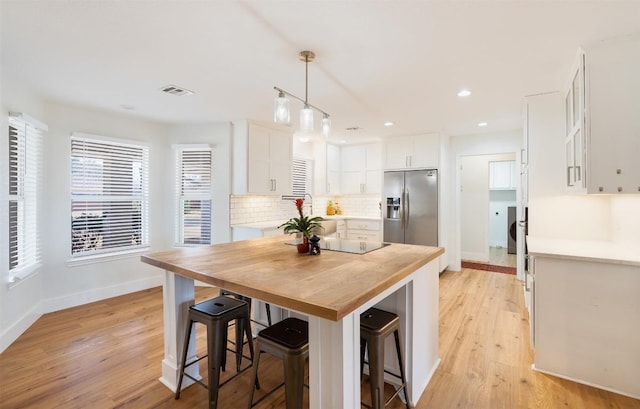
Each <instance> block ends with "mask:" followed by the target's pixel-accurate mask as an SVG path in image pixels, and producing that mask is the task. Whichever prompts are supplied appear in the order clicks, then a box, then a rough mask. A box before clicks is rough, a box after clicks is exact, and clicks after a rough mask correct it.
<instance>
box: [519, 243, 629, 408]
mask: <svg viewBox="0 0 640 409" xmlns="http://www.w3.org/2000/svg"><path fill="white" fill-rule="evenodd" d="M533 264H534V276H533V277H534V284H533V288H534V289H535V290H534V292H533V293H532V296H533V298H532V303H533V305H532V307H533V317H532V318H531V319H532V321H533V325H534V334H533V335H534V341H535V347H534V351H535V359H534V369H536V370H538V371H541V372H545V373H548V374H552V375H556V376H560V377H563V378H567V379H571V380H574V381H577V382H581V383H585V384H588V385H593V386H596V387H599V388H602V389H606V390H610V391H613V392H616V393H620V394H623V395H627V396H631V397H634V398H636V399H638V398H640V372H639V370H640V347H639V346H640V297H639V289H640V266H639V265H633V264H631V265H629V264H622V263H619V262H610V261H605V260H599V259H593V260H589V259H577V258H570V257H563V256H555V255H545V254H536V255H535V256H534V257H533Z"/></svg>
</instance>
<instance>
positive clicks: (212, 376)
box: [175, 296, 257, 409]
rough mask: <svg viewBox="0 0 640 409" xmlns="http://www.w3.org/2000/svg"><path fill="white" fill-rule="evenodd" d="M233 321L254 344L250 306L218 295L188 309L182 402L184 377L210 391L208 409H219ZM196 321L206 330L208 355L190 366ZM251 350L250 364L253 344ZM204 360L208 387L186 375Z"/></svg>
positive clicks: (179, 382) (177, 395)
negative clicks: (190, 348) (190, 350)
mask: <svg viewBox="0 0 640 409" xmlns="http://www.w3.org/2000/svg"><path fill="white" fill-rule="evenodd" d="M233 320H236V325H238V326H241V328H244V329H245V335H246V337H247V339H248V340H249V341H251V339H252V335H251V325H250V324H249V320H250V316H249V307H248V305H247V303H246V302H245V301H242V300H238V299H235V298H231V297H225V296H219V297H216V298H213V299H211V300H207V301H203V302H201V303H198V304H195V305H192V306H191V307H189V314H188V317H187V327H186V328H185V337H184V344H183V348H182V359H181V361H180V375H179V377H178V385H177V388H176V393H175V399H180V391H181V388H182V380H183V377H184V376H187V377H189V378H190V379H192V380H193V381H194V382H196V383H199V384H200V385H202V386H204V387H206V388H207V389H209V409H216V408H217V406H218V389H219V387H220V386H222V385H220V369H221V367H222V362H223V357H224V355H226V349H227V348H226V341H227V328H228V325H229V322H230V321H233ZM196 322H198V323H201V324H204V325H206V327H207V355H205V356H203V357H200V358H198V359H196V360H194V361H192V362H190V363H188V364H187V363H186V360H187V353H188V349H189V340H190V338H191V333H192V331H193V325H194V323H196ZM245 322H246V324H245ZM238 342H239V343H240V344H242V334H241V335H240V340H238ZM249 351H250V355H251V361H252V362H253V360H254V352H253V343H252V342H249ZM205 357H208V365H207V366H208V385H205V384H204V383H202V382H201V381H200V380H199V379H195V378H194V377H192V376H191V375H189V374H188V373H185V369H186V368H188V367H189V366H191V365H193V364H197V363H198V362H199V361H200V360H201V359H203V358H205ZM241 358H242V356H241ZM241 358H240V359H241ZM236 376H237V374H236ZM256 384H257V381H256Z"/></svg>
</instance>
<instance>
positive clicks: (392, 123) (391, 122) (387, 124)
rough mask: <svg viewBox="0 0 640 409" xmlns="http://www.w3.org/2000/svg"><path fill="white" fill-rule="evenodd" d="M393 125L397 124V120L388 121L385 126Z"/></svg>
mask: <svg viewBox="0 0 640 409" xmlns="http://www.w3.org/2000/svg"><path fill="white" fill-rule="evenodd" d="M393 125H395V122H393V121H386V122H385V123H384V126H387V127H389V126H393Z"/></svg>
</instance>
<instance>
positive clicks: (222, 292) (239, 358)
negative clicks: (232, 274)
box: [220, 288, 271, 372]
mask: <svg viewBox="0 0 640 409" xmlns="http://www.w3.org/2000/svg"><path fill="white" fill-rule="evenodd" d="M220 295H225V296H227V297H233V298H235V299H238V300H242V301H245V302H246V303H247V305H248V306H249V317H251V297H247V296H246V295H241V294H238V293H234V292H232V291H229V290H225V289H224V288H221V289H220ZM265 309H266V311H267V324H268V326H271V305H270V304H268V303H265ZM243 322H244V321H243ZM247 322H248V321H247ZM254 322H256V321H254ZM256 323H257V324H259V325H262V326H264V324H262V323H260V322H256ZM235 329H236V342H235V346H236V371H237V372H239V371H240V363H241V362H242V348H243V345H244V343H242V342H237V340H239V339H243V336H242V334H243V332H245V328H243V327H242V325H236V328H235ZM225 341H226V338H225ZM226 365H227V356H226V355H224V356H223V357H222V370H223V371H224V370H225V367H226Z"/></svg>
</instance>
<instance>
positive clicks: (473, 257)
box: [460, 252, 489, 263]
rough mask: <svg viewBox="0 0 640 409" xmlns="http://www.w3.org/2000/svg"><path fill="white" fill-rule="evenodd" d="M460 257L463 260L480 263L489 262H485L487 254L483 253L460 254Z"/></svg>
mask: <svg viewBox="0 0 640 409" xmlns="http://www.w3.org/2000/svg"><path fill="white" fill-rule="evenodd" d="M460 256H461V257H462V259H463V260H468V261H482V262H484V263H487V262H489V260H487V254H485V253H471V252H462V253H461V254H460Z"/></svg>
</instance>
